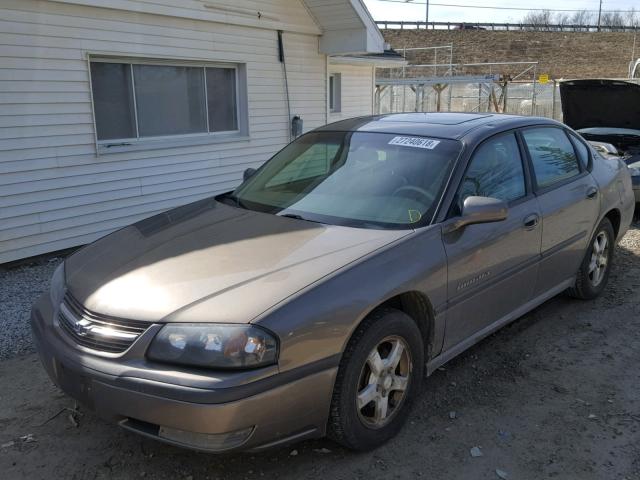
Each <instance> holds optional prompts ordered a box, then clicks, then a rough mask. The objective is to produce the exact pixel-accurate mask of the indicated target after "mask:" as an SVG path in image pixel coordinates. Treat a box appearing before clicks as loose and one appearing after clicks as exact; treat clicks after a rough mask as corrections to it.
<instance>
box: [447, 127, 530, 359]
mask: <svg viewBox="0 0 640 480" xmlns="http://www.w3.org/2000/svg"><path fill="white" fill-rule="evenodd" d="M469 196H484V197H494V198H498V199H500V200H504V201H505V202H507V203H508V206H509V211H508V217H507V219H506V220H504V221H501V222H495V223H485V224H476V225H467V226H466V227H463V228H461V229H458V230H456V231H453V232H451V233H447V234H443V241H444V246H445V251H446V254H447V264H448V281H447V297H448V310H447V315H446V318H447V320H446V322H447V324H446V332H445V339H444V350H445V351H446V350H448V349H451V348H454V347H456V346H458V347H460V348H461V349H464V348H466V346H468V345H469V344H471V343H474V342H475V341H477V337H478V336H483V334H484V333H486V332H487V331H489V330H490V329H491V327H492V326H493V324H494V323H496V322H498V321H499V320H500V319H503V318H505V317H506V316H507V315H509V314H510V313H512V312H513V311H514V310H516V309H517V308H518V307H520V306H522V305H523V304H524V303H526V302H527V301H528V300H530V299H531V297H532V295H533V289H534V286H535V283H536V276H537V269H538V261H539V257H540V246H541V239H542V222H541V219H542V216H541V213H540V209H539V207H538V204H537V200H536V198H535V196H533V194H532V193H531V189H530V185H529V182H527V176H526V174H525V168H524V163H523V161H522V155H521V152H520V148H519V145H518V142H517V140H516V137H515V134H514V133H513V132H509V133H503V134H499V135H497V136H495V137H491V138H490V139H488V140H486V141H485V142H483V143H482V144H481V145H480V146H479V147H478V148H476V151H475V152H474V154H473V156H472V158H471V160H470V162H469V165H468V167H467V171H466V173H465V175H464V177H463V180H462V183H461V185H460V186H459V189H458V193H457V195H456V199H455V205H454V211H453V212H452V215H450V216H452V217H455V216H457V215H459V214H460V211H461V205H462V202H464V199H465V198H467V197H469Z"/></svg>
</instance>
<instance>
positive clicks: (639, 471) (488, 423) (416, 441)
mask: <svg viewBox="0 0 640 480" xmlns="http://www.w3.org/2000/svg"><path fill="white" fill-rule="evenodd" d="M638 228H639V226H638V225H636V226H635V228H634V229H633V230H631V231H630V232H629V233H628V234H627V236H626V237H625V239H624V240H623V242H622V244H621V246H620V248H619V249H618V251H617V256H616V260H615V266H614V270H613V271H612V276H611V279H610V284H609V287H608V289H607V291H606V293H605V295H603V296H602V297H601V298H599V299H598V300H596V301H593V302H581V301H577V300H572V299H569V298H567V297H564V296H559V297H557V298H555V299H553V300H551V301H549V302H547V303H546V304H544V305H543V306H541V307H540V308H538V309H536V310H535V311H534V312H532V313H530V314H528V315H526V316H525V317H523V318H522V319H520V320H518V321H517V322H515V323H513V324H511V325H510V326H508V327H506V328H504V329H503V330H501V331H500V332H498V333H496V334H495V335H493V336H491V337H489V338H487V339H486V340H484V341H483V342H481V343H480V344H478V345H477V346H475V347H473V348H471V349H470V350H469V351H467V352H466V353H464V354H462V355H461V356H460V357H458V358H457V359H455V360H453V361H452V362H450V363H449V364H447V365H446V367H444V368H442V369H440V370H438V371H437V372H436V373H435V374H434V375H433V376H431V377H430V378H429V379H427V380H426V381H425V389H424V392H423V394H422V396H421V398H420V399H419V401H418V402H417V404H416V408H415V410H414V412H413V416H412V418H411V421H410V422H409V423H408V424H407V425H406V427H405V428H404V429H403V430H402V432H401V433H400V435H399V436H398V437H397V438H395V439H394V440H393V441H391V442H390V443H389V444H387V445H386V446H383V447H381V448H379V449H378V450H376V451H374V452H371V453H364V454H356V453H351V452H349V451H346V450H344V449H342V448H340V447H339V446H337V445H336V444H334V443H332V442H330V441H329V440H321V441H312V442H305V443H301V444H298V445H294V446H291V447H287V448H282V449H280V450H275V451H270V452H265V453H261V454H233V455H208V454H202V453H194V452H189V451H186V450H181V449H179V448H174V447H171V446H167V445H163V444H161V443H157V442H154V441H151V440H147V439H143V438H141V437H138V436H136V435H134V434H131V433H128V432H125V431H123V430H121V429H119V428H118V427H117V426H115V425H111V424H108V423H105V422H103V421H101V420H99V419H97V418H96V417H95V416H94V415H93V414H92V413H91V412H88V411H84V410H83V409H80V411H79V412H78V413H77V414H72V410H73V407H74V402H73V401H72V400H70V399H69V398H67V397H66V396H65V395H63V394H62V393H60V392H59V391H58V390H57V389H56V388H55V387H53V386H52V384H51V382H50V381H49V380H48V378H47V377H46V375H45V373H44V371H43V369H42V368H41V367H40V365H39V363H38V360H37V358H36V356H35V355H33V354H29V355H23V356H19V357H15V358H12V359H9V360H5V361H2V362H0V379H1V384H0V387H1V388H0V478H6V479H21V478H25V479H40V478H42V479H45V478H46V479H52V478H65V479H66V478H69V479H92V478H117V479H120V478H143V477H145V478H172V479H173V478H176V479H191V480H194V479H226V478H233V479H258V478H281V479H299V478H317V479H333V478H336V479H353V478H367V479H375V478H385V479H391V478H432V479H496V478H507V479H532V480H533V479H542V478H556V479H576V480H587V479H597V480H609V479H627V480H639V479H640V230H639V229H638ZM0 335H1V333H0ZM65 408H69V409H71V410H66V409H65ZM451 417H453V418H451ZM473 447H479V449H480V451H481V453H482V456H479V457H473V456H472V455H471V454H470V450H471V449H472V448H473Z"/></svg>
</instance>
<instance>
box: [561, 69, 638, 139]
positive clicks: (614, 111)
mask: <svg viewBox="0 0 640 480" xmlns="http://www.w3.org/2000/svg"><path fill="white" fill-rule="evenodd" d="M560 98H561V101H562V115H563V120H564V123H566V124H567V125H569V126H570V127H571V128H573V129H574V130H580V129H583V128H593V127H609V128H628V129H640V85H637V84H635V83H630V82H624V81H620V80H569V81H565V82H561V83H560Z"/></svg>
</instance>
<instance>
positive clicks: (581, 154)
mask: <svg viewBox="0 0 640 480" xmlns="http://www.w3.org/2000/svg"><path fill="white" fill-rule="evenodd" d="M569 138H570V139H571V142H572V143H573V145H574V146H575V147H576V152H577V153H578V160H580V163H581V164H582V168H584V169H585V170H586V169H587V168H589V148H588V147H587V146H586V145H585V144H584V142H583V141H582V140H580V139H579V138H577V137H576V136H575V135H572V134H569Z"/></svg>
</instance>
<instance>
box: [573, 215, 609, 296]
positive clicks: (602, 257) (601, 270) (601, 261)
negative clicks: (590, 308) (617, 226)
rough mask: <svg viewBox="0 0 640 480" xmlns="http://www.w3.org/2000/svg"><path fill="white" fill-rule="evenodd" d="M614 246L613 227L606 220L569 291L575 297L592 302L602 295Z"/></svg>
mask: <svg viewBox="0 0 640 480" xmlns="http://www.w3.org/2000/svg"><path fill="white" fill-rule="evenodd" d="M614 246H615V239H614V232H613V226H612V225H611V222H610V221H609V219H607V218H605V219H604V220H602V222H600V225H598V228H596V231H595V233H594V234H593V238H592V239H591V243H590V244H589V248H588V249H587V253H586V254H585V257H584V259H583V260H582V264H581V265H580V269H579V270H578V274H577V275H576V283H575V285H574V286H573V287H572V288H571V289H570V290H569V293H570V294H571V295H572V296H573V297H576V298H580V299H584V300H590V299H593V298H596V297H597V296H598V295H600V294H601V293H602V291H603V290H604V289H605V287H606V286H607V281H608V280H609V272H610V271H611V262H612V260H613V249H614Z"/></svg>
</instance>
